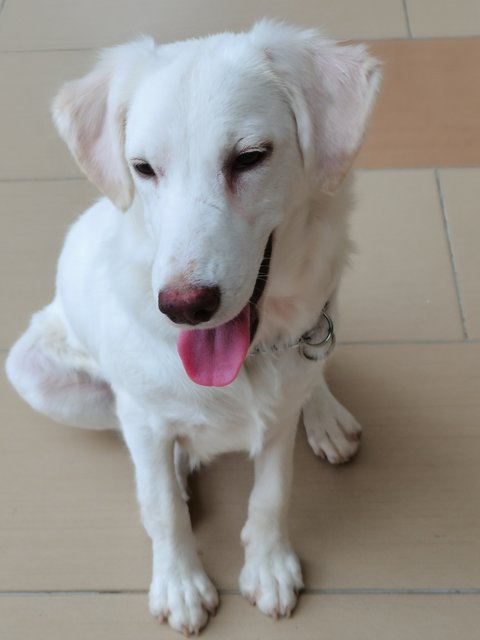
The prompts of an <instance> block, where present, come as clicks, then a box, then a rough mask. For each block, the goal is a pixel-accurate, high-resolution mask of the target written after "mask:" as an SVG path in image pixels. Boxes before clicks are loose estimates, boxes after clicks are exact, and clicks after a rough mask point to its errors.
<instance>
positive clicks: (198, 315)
mask: <svg viewBox="0 0 480 640" xmlns="http://www.w3.org/2000/svg"><path fill="white" fill-rule="evenodd" d="M220 300H221V293H220V288H219V287H201V286H196V287H179V288H176V287H167V288H165V289H162V290H161V291H160V293H159V294H158V308H159V309H160V311H161V312H162V313H164V314H165V315H166V316H168V317H169V318H170V320H172V322H176V323H177V324H190V325H192V326H193V325H196V324H201V323H202V322H207V321H208V320H210V318H212V317H213V315H214V314H215V313H216V311H217V310H218V307H219V306H220Z"/></svg>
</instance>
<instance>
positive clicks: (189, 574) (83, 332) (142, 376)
mask: <svg viewBox="0 0 480 640" xmlns="http://www.w3.org/2000/svg"><path fill="white" fill-rule="evenodd" d="M379 79H380V73H379V70H378V65H377V63H376V61H375V60H373V59H372V58H370V57H369V56H368V55H367V53H366V51H365V49H364V48H363V47H358V46H357V47H340V46H338V45H336V44H335V43H333V42H332V41H330V40H327V39H326V38H325V37H323V36H322V35H321V34H319V33H318V32H317V31H302V30H299V29H295V28H292V27H288V26H285V25H281V24H278V23H273V22H268V21H263V22H261V23H259V24H258V25H256V26H255V27H254V28H253V29H252V31H250V32H249V33H245V34H231V33H225V34H221V35H217V36H212V37H209V38H205V39H199V40H191V41H187V42H182V43H176V44H172V45H166V46H161V47H156V46H155V45H154V43H153V41H152V40H150V39H148V38H144V39H142V40H139V41H137V42H135V43H132V44H127V45H124V46H121V47H117V48H114V49H111V50H109V51H107V52H106V53H105V54H104V55H103V57H102V59H101V61H100V62H99V64H98V66H97V67H96V68H95V69H94V70H93V71H92V72H91V73H90V74H88V75H87V76H86V77H85V78H83V79H81V80H78V81H74V82H71V83H69V84H67V85H66V86H65V87H64V88H63V89H62V91H61V92H60V94H59V96H58V97H57V99H56V102H55V105H54V117H55V121H56V123H57V126H58V129H59V131H60V133H61V135H62V136H63V137H64V138H65V140H66V142H67V144H68V145H69V147H70V149H71V150H72V153H73V154H74V155H75V157H76V158H77V160H78V162H79V164H80V165H81V167H82V168H83V169H84V171H85V172H86V174H87V175H88V177H89V178H90V179H91V180H92V181H93V182H94V183H95V184H96V185H97V186H98V187H99V188H100V189H101V190H102V192H103V193H104V194H105V195H106V196H107V198H108V199H107V198H104V199H102V200H100V201H99V202H98V203H97V204H95V205H94V206H93V207H91V208H90V209H89V210H88V211H86V212H85V213H84V214H83V216H82V217H81V218H80V219H79V220H78V222H77V223H76V224H75V225H74V226H73V228H72V229H71V230H70V232H69V234H68V236H67V239H66V242H65V246H64V248H63V251H62V254H61V257H60V261H59V266H58V277H57V293H56V297H55V299H54V301H53V302H52V303H51V304H50V305H49V306H48V307H46V308H45V309H44V310H43V311H41V312H39V313H38V314H36V315H35V316H34V317H33V319H32V323H31V326H30V328H29V329H28V331H27V332H26V333H25V334H24V336H22V338H20V340H19V341H18V342H17V343H16V344H15V345H14V347H13V348H12V350H11V352H10V354H9V357H8V360H7V373H8V376H9V378H10V380H11V382H12V384H13V385H14V386H15V387H16V388H17V389H18V391H19V393H20V394H21V395H22V396H23V397H24V398H25V399H26V400H27V401H28V402H29V403H30V404H31V405H32V406H33V407H34V408H35V409H37V410H39V411H42V412H43V413H46V414H47V415H49V416H51V417H52V418H53V419H55V420H59V421H62V422H67V423H71V424H76V425H80V426H93V427H109V426H112V425H115V424H116V423H117V420H118V423H119V425H120V427H121V429H122V432H123V434H124V437H125V441H126V443H127V445H128V447H129V450H130V452H131V456H132V459H133V462H134V465H135V470H136V479H137V487H138V499H139V503H140V508H141V512H142V517H143V522H144V525H145V527H146V529H147V531H148V533H149V535H150V536H151V538H152V543H153V577H152V584H151V589H150V608H151V611H152V613H153V614H154V615H156V616H159V617H160V618H161V619H166V618H168V620H169V623H170V624H171V626H172V627H174V628H175V629H178V630H180V631H183V632H185V633H187V634H188V633H191V632H198V630H199V629H200V628H201V627H203V625H204V624H205V623H206V621H207V619H208V612H213V611H214V610H215V608H216V606H217V604H218V597H217V593H216V590H215V588H214V587H213V585H212V583H211V582H210V580H209V579H208V577H207V575H206V574H205V571H204V569H203V567H202V564H201V562H200V559H199V557H198V554H197V551H196V547H195V541H194V537H193V533H192V530H191V525H190V521H189V516H188V509H187V505H186V503H185V501H184V499H183V494H184V493H185V475H186V472H187V469H188V468H193V467H194V466H195V465H197V464H199V463H202V462H207V461H208V460H210V459H211V458H212V457H214V456H215V455H217V454H221V453H223V452H227V451H232V450H243V451H248V452H249V453H250V454H251V456H252V457H253V458H254V460H255V484H254V488H253V491H252V494H251V498H250V503H249V513H248V520H247V522H246V524H245V527H244V529H243V532H242V541H243V543H244V544H245V567H244V569H243V570H242V573H241V577H240V586H241V589H242V592H243V593H244V594H245V595H246V596H247V597H248V598H249V599H250V600H251V601H252V602H256V604H257V606H258V607H259V608H260V609H261V610H262V611H264V612H265V613H267V614H270V615H272V616H274V617H277V616H285V615H287V616H288V615H290V613H291V611H292V610H293V608H294V606H295V603H296V599H297V593H298V590H299V589H300V588H301V587H302V578H301V572H300V566H299V563H298V560H297V557H296V555H295V553H294V551H293V550H292V547H291V545H290V542H289V539H288V528H287V507H288V496H289V491H290V480H291V475H292V454H293V446H294V439H295V431H296V426H297V421H298V418H299V415H300V412H301V410H302V407H303V406H304V405H305V422H306V427H307V432H308V437H309V441H310V443H311V445H312V447H313V449H314V451H315V452H316V453H317V454H318V455H324V456H327V457H328V459H329V460H330V461H331V462H340V461H343V460H346V459H348V458H349V457H351V456H352V455H353V454H354V453H355V450H356V448H357V446H358V442H357V440H358V435H359V432H360V427H359V426H358V424H357V423H356V422H355V420H354V419H353V418H352V417H351V416H350V414H349V413H348V412H347V411H346V410H345V409H343V407H341V405H339V403H338V402H337V401H336V400H335V399H334V398H333V396H332V395H331V393H330V391H329V390H328V388H327V387H326V384H325V382H324V380H323V366H322V364H321V363H314V362H310V361H307V360H305V359H303V358H302V357H300V356H299V354H298V353H297V352H294V351H286V352H284V353H279V354H277V355H273V354H272V355H253V356H251V357H248V358H247V360H246V362H245V364H244V366H243V367H242V370H241V372H240V374H239V376H238V378H237V379H236V380H235V381H234V382H233V383H232V384H231V385H229V386H228V387H224V388H206V387H201V386H197V385H195V384H194V383H193V382H192V381H191V380H190V379H189V378H188V377H187V375H186V373H185V371H184V369H183V366H182V364H181V361H180V359H179V356H178V354H177V350H176V340H177V336H178V332H179V327H178V326H177V325H173V323H171V322H170V321H169V320H168V319H167V318H166V316H164V315H162V314H161V313H160V312H159V310H158V307H157V296H158V292H159V291H160V290H161V289H162V288H164V287H166V286H168V285H169V284H170V283H172V282H175V281H177V280H180V281H182V282H188V283H196V282H211V283H215V284H216V285H218V286H220V288H221V291H222V304H221V307H220V309H219V311H218V313H216V314H215V315H214V317H213V318H212V319H211V320H210V321H209V322H207V323H206V325H205V326H207V327H211V326H217V325H219V324H222V323H224V322H226V321H228V320H230V319H231V318H233V317H234V316H236V315H237V314H238V313H239V311H240V310H241V309H242V308H243V307H244V306H245V304H246V303H247V301H248V300H249V298H250V296H251V294H252V290H253V286H254V283H255V280H256V277H257V274H258V270H259V267H260V263H261V260H262V256H263V251H264V248H265V244H266V241H267V239H268V237H269V235H270V234H271V233H272V231H274V232H275V235H274V247H273V257H272V261H271V267H270V276H269V281H268V285H267V288H266V291H265V293H264V295H263V297H262V299H261V302H260V305H259V306H260V326H259V330H258V332H257V335H256V338H255V341H254V344H253V345H252V347H255V346H257V345H263V346H265V347H268V346H269V345H272V344H274V343H275V344H276V345H281V344H282V343H284V344H286V343H288V342H290V341H292V340H295V339H297V338H298V337H299V336H300V335H301V334H302V333H304V332H305V331H306V330H308V329H309V328H310V327H311V326H313V325H314V323H315V322H316V320H317V318H318V317H319V315H320V313H321V310H322V308H323V306H324V305H325V303H326V301H327V300H330V301H331V305H332V307H333V311H332V313H333V314H334V315H335V302H334V299H335V292H336V289H337V287H338V284H339V281H340V277H341V274H342V271H343V268H344V266H345V264H346V261H347V256H348V253H349V248H350V244H349V239H348V233H347V218H348V211H349V209H350V205H351V196H350V185H349V181H348V180H347V181H345V182H344V183H343V185H342V186H341V187H340V188H339V189H338V190H337V191H336V193H335V195H333V194H332V191H333V190H334V189H335V188H336V187H338V186H339V184H340V182H341V181H342V179H343V178H344V175H345V173H346V171H347V169H348V167H349V165H350V164H351V162H352V159H353V157H354V155H355V153H356V151H357V149H358V146H359V144H360V142H361V138H362V136H363V133H364V131H365V127H366V123H367V119H368V115H369V113H370V111H371V109H372V105H373V102H374V97H375V94H376V91H377V88H378V84H379ZM265 141H269V142H271V143H272V144H273V153H272V155H271V157H270V158H269V159H268V161H267V162H265V163H263V164H262V165H260V166H259V167H257V168H255V169H253V170H251V171H249V172H247V173H245V174H242V178H241V184H240V185H239V186H238V188H235V189H233V190H232V189H231V188H230V187H229V185H228V180H227V179H226V178H225V163H226V159H227V157H228V155H229V154H231V153H232V150H233V149H234V148H235V147H237V149H238V148H239V147H240V148H241V147H242V145H243V146H245V145H254V146H255V145H259V144H261V143H263V142H265ZM134 159H144V160H148V162H149V163H150V164H151V165H152V166H153V167H154V168H155V170H156V172H157V178H155V179H147V180H146V179H143V178H141V177H139V176H138V175H136V173H135V171H134V170H133V168H132V166H131V162H132V160H134ZM121 210H123V211H125V213H122V211H121ZM175 461H176V462H175Z"/></svg>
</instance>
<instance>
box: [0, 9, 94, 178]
mask: <svg viewBox="0 0 480 640" xmlns="http://www.w3.org/2000/svg"><path fill="white" fill-rule="evenodd" d="M0 24H1V20H0ZM94 59H95V57H94V55H93V54H92V53H91V52H71V51H67V52H62V53H13V54H12V53H5V54H2V55H1V56H0V86H1V87H2V99H1V100H0V139H1V140H2V148H3V149H4V150H5V151H8V152H4V153H2V154H1V155H0V179H28V178H34V179H36V178H69V177H75V176H79V175H80V170H79V169H77V166H76V164H75V162H74V161H73V159H72V158H71V157H70V154H69V152H68V151H67V148H66V146H65V144H64V143H63V142H62V141H61V140H60V137H59V136H58V135H57V133H56V131H55V129H54V126H53V123H52V122H51V118H50V104H51V101H52V100H53V97H54V96H55V94H56V92H57V91H58V89H59V88H60V86H61V85H62V84H63V82H65V81H66V80H71V79H73V78H76V77H79V76H80V75H82V74H83V73H85V72H86V71H87V70H88V68H89V65H90V64H92V62H93V60H94Z"/></svg>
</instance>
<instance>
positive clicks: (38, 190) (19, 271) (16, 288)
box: [0, 180, 96, 348]
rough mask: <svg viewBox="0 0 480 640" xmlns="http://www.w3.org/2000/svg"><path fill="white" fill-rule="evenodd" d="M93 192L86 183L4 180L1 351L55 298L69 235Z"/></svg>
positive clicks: (0, 195)
mask: <svg viewBox="0 0 480 640" xmlns="http://www.w3.org/2000/svg"><path fill="white" fill-rule="evenodd" d="M95 193H96V192H95V190H94V188H93V187H91V186H90V185H88V184H87V182H86V181H84V180H67V181H53V182H0V202H1V207H2V215H1V216H0V296H1V299H2V301H3V306H2V309H3V313H2V322H1V325H0V348H6V347H8V346H10V345H11V344H12V342H13V341H14V340H15V339H16V338H17V337H18V336H19V334H20V333H21V332H22V331H23V330H24V328H25V327H26V326H27V324H28V322H29V319H30V316H31V315H32V313H33V312H34V311H37V310H38V309H40V308H41V307H43V306H45V305H46V304H47V303H48V302H49V301H50V300H51V298H52V296H53V292H54V282H55V265H56V262H57V258H58V254H59V252H60V249H61V246H62V242H63V237H64V235H65V232H66V230H67V228H68V226H69V225H70V224H71V223H72V222H73V220H74V219H75V218H76V216H77V215H78V214H79V213H81V211H82V210H83V209H85V208H86V207H87V206H88V205H89V204H90V203H91V202H92V201H93V198H94V197H95Z"/></svg>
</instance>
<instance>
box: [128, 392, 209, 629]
mask: <svg viewBox="0 0 480 640" xmlns="http://www.w3.org/2000/svg"><path fill="white" fill-rule="evenodd" d="M118 413H119V417H120V420H121V424H122V430H123V433H124V437H125V441H126V443H127V446H128V448H129V450H130V454H131V456H132V459H133V462H134V465H135V475H136V482H137V496H138V501H139V504H140V510H141V514H142V521H143V524H144V526H145V529H146V530H147V532H148V534H149V535H150V537H151V539H152V545H153V574H152V583H151V586H150V597H149V600H150V611H151V613H152V615H154V616H156V617H158V618H159V619H160V620H161V621H162V622H163V621H164V620H166V619H167V618H168V622H169V624H170V626H172V627H173V628H174V629H176V630H177V631H181V632H183V633H184V634H186V635H189V634H190V633H198V632H199V631H200V629H201V628H202V627H203V626H204V625H205V624H206V622H207V620H208V613H212V614H213V613H214V612H215V610H216V608H217V606H218V595H217V591H216V589H215V587H214V586H213V584H212V583H211V581H210V579H209V578H208V576H207V575H206V573H205V571H204V569H203V567H202V564H201V562H200V560H199V557H198V554H197V549H196V544H195V539H194V536H193V532H192V527H191V523H190V516H189V513H188V508H187V505H186V503H185V501H184V499H183V498H182V493H181V489H180V487H179V484H178V481H177V478H176V474H175V464H174V445H175V442H174V440H173V438H171V437H170V436H169V434H168V433H166V429H164V428H163V425H162V424H160V423H157V424H151V422H150V420H151V419H149V416H148V414H146V413H144V412H143V410H142V409H141V408H140V407H138V405H136V404H135V403H134V402H133V401H132V400H130V399H127V398H125V397H121V398H118Z"/></svg>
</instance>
